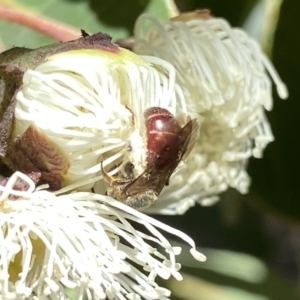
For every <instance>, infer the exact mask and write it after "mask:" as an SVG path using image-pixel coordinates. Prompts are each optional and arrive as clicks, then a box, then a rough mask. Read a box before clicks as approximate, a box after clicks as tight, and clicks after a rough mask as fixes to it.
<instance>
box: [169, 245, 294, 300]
mask: <svg viewBox="0 0 300 300" xmlns="http://www.w3.org/2000/svg"><path fill="white" fill-rule="evenodd" d="M171 243H172V244H173V245H174V244H176V245H178V246H180V247H181V248H182V249H183V251H182V254H181V255H180V256H179V259H178V262H179V263H181V264H182V271H183V272H182V274H183V281H182V282H177V281H176V280H175V279H171V280H170V281H168V285H167V288H169V289H170V290H171V291H172V299H189V300H282V299H289V300H297V299H299V297H300V295H299V291H298V290H297V287H296V285H293V284H292V283H290V282H288V281H287V280H286V279H284V278H282V277H281V276H279V275H277V274H276V272H274V270H272V269H270V268H269V267H268V266H267V265H266V264H265V263H264V262H262V261H261V260H260V259H258V258H256V257H254V256H251V255H248V254H245V253H240V252H234V251H228V250H217V249H208V248H204V249H203V248H202V249H199V251H201V252H202V253H204V254H205V255H206V256H207V261H206V262H204V263H202V262H196V261H195V259H194V258H193V257H192V256H191V255H190V253H189V250H188V248H187V246H186V245H184V244H181V243H178V242H174V241H171Z"/></svg>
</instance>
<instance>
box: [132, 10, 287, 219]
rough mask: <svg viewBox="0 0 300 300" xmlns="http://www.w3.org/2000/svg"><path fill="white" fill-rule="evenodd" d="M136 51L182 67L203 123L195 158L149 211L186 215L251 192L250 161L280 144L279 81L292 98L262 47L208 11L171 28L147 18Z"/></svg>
mask: <svg viewBox="0 0 300 300" xmlns="http://www.w3.org/2000/svg"><path fill="white" fill-rule="evenodd" d="M133 50H134V52H135V53H137V54H139V55H154V56H156V57H159V58H161V59H164V60H166V61H168V62H169V63H171V64H172V65H173V66H174V67H175V69H176V74H177V76H176V83H177V84H178V85H179V86H180V87H181V88H182V90H183V94H184V99H185V101H186V106H187V111H188V112H189V114H194V115H198V116H199V118H201V120H202V122H201V127H200V137H199V140H198V142H197V143H196V145H195V147H194V149H193V151H192V153H191V154H190V157H189V159H188V160H187V162H186V164H184V165H183V166H182V168H181V169H179V171H178V172H177V173H176V174H174V176H173V177H171V184H170V186H169V187H166V188H165V189H164V190H163V192H162V194H161V196H160V201H159V202H157V203H156V205H154V206H152V207H151V208H150V210H149V212H150V211H151V212H156V213H163V214H164V213H165V214H178V213H179V214H181V213H184V212H185V211H186V210H187V209H188V208H189V207H191V206H193V205H194V204H195V203H196V202H199V203H201V204H202V205H211V204H213V203H215V202H216V201H217V200H218V199H219V194H220V193H222V192H224V191H226V190H227V189H228V188H229V187H232V188H235V189H236V190H238V191H239V192H240V193H242V194H244V193H247V192H248V189H249V185H250V181H251V180H250V177H249V175H248V173H247V170H246V169H247V163H248V160H249V158H250V157H252V156H253V157H255V158H261V157H262V156H263V151H264V149H265V147H266V146H267V145H268V143H270V142H272V141H273V140H274V136H273V134H272V131H271V128H270V125H269V122H268V120H267V118H266V115H265V111H266V110H267V111H269V110H271V109H272V106H273V100H272V81H273V82H274V83H275V85H276V88H277V92H278V95H279V96H280V97H281V98H282V99H285V98H287V96H288V92H287V89H286V86H285V84H284V83H283V82H282V81H281V79H280V77H279V76H278V74H277V72H276V70H275V68H274V66H273V65H272V63H271V62H270V60H269V59H268V58H267V57H266V55H265V54H264V53H263V51H262V50H261V48H260V46H259V44H258V43H257V42H256V41H255V40H253V39H252V38H251V37H249V36H248V35H247V34H246V33H245V32H244V31H243V30H242V29H240V28H232V27H231V26H230V24H229V23H228V22H227V21H226V20H224V19H221V18H214V17H211V15H210V14H209V12H208V11H207V10H202V11H201V10H200V11H197V12H195V13H188V14H183V15H179V16H178V17H176V18H173V19H171V20H168V21H163V22H159V21H157V20H156V19H155V18H154V17H152V16H150V15H142V16H140V17H139V18H138V20H137V21H136V25H135V43H134V47H133Z"/></svg>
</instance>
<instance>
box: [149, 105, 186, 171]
mask: <svg viewBox="0 0 300 300" xmlns="http://www.w3.org/2000/svg"><path fill="white" fill-rule="evenodd" d="M144 116H145V122H146V138H147V149H148V153H147V163H148V165H150V164H152V163H153V161H154V160H155V159H156V161H155V163H156V165H157V167H159V166H163V165H165V164H167V163H168V162H169V160H174V159H176V158H177V154H178V153H179V152H180V148H181V144H180V143H175V142H174V141H175V140H176V137H177V133H178V131H179V130H180V128H181V127H180V125H179V123H178V121H177V120H176V119H175V118H174V116H173V115H172V114H171V113H170V112H169V111H168V110H166V109H164V108H160V107H151V108H148V109H147V110H146V111H145V113H144ZM177 148H178V149H177ZM174 155H176V157H174Z"/></svg>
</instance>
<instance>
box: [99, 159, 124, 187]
mask: <svg viewBox="0 0 300 300" xmlns="http://www.w3.org/2000/svg"><path fill="white" fill-rule="evenodd" d="M100 165H101V172H102V175H103V178H104V180H105V181H107V182H108V183H109V184H110V185H122V184H125V183H128V182H130V179H126V180H121V179H119V178H117V177H113V176H111V175H109V174H108V173H107V172H106V171H105V170H104V168H103V160H102V161H101V162H100Z"/></svg>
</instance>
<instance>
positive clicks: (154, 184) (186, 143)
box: [123, 119, 199, 197]
mask: <svg viewBox="0 0 300 300" xmlns="http://www.w3.org/2000/svg"><path fill="white" fill-rule="evenodd" d="M198 132H199V125H198V122H197V120H196V119H193V120H191V121H189V122H188V123H187V124H186V125H185V126H183V127H182V128H181V129H180V130H179V131H178V133H177V134H176V135H175V136H174V139H173V141H172V142H170V144H169V145H166V147H170V149H177V147H176V146H175V144H177V143H179V144H180V145H181V149H180V152H179V154H178V155H175V157H176V159H174V160H171V161H170V162H168V163H167V164H166V165H164V166H163V168H161V167H160V168H158V167H157V163H156V160H157V159H158V157H159V153H158V156H157V158H156V159H154V161H153V163H152V165H150V166H148V167H147V168H146V170H145V171H144V172H143V173H142V174H141V175H140V176H139V177H137V178H136V179H135V180H134V181H132V182H131V183H130V184H128V185H127V186H126V187H125V188H124V191H123V192H124V193H125V194H126V196H127V197H129V196H135V195H137V194H140V193H142V192H145V191H147V190H152V191H155V192H156V194H157V195H159V194H160V192H161V190H162V189H163V187H164V186H165V185H166V183H167V182H168V180H169V178H170V176H171V175H172V173H173V172H174V170H175V169H176V167H177V166H178V164H179V162H180V161H181V160H182V159H185V158H186V157H187V154H188V153H189V152H190V151H191V150H192V148H193V146H194V144H195V142H196V140H197V138H198ZM164 151H165V148H164V147H163V148H162V149H161V153H163V152H164Z"/></svg>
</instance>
